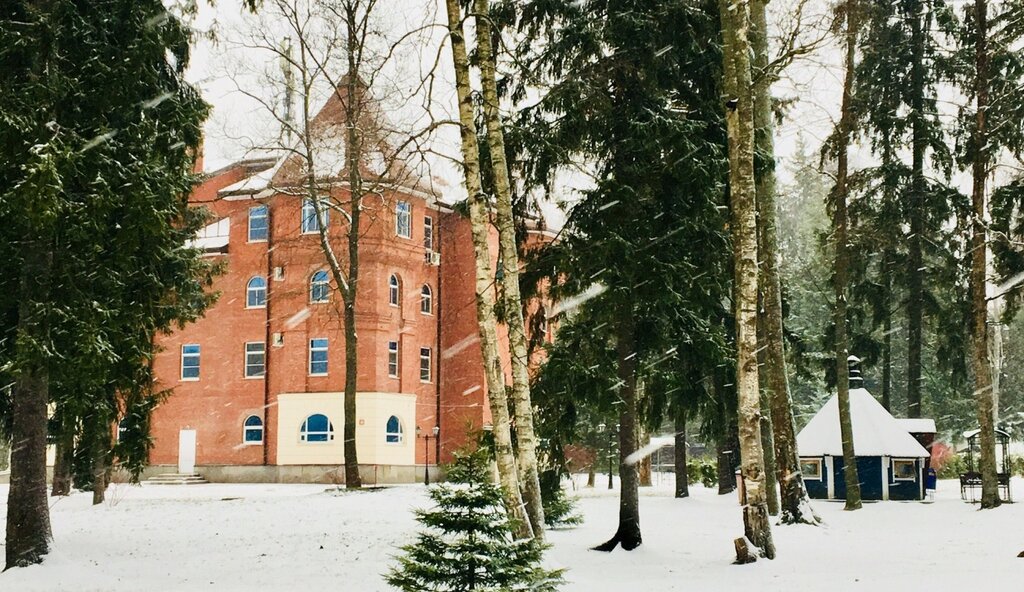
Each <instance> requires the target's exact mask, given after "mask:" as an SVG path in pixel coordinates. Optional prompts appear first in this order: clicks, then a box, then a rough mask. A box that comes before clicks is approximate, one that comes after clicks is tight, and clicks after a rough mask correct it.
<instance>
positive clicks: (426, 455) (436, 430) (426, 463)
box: [416, 425, 441, 485]
mask: <svg viewBox="0 0 1024 592" xmlns="http://www.w3.org/2000/svg"><path fill="white" fill-rule="evenodd" d="M421 433H422V436H423V484H424V485H430V439H431V438H434V440H437V436H438V435H439V434H440V433H441V428H440V427H439V426H436V425H435V426H434V427H433V428H432V429H431V430H430V431H429V432H423V431H422V430H421V429H420V427H419V426H416V435H417V436H419V435H421ZM434 461H435V462H436V461H437V459H436V458H435V459H434Z"/></svg>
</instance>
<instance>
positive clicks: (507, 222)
mask: <svg viewBox="0 0 1024 592" xmlns="http://www.w3.org/2000/svg"><path fill="white" fill-rule="evenodd" d="M489 10H490V8H489V2H488V0H475V12H476V15H475V17H476V29H477V35H476V46H477V57H478V60H479V63H480V82H481V86H482V89H483V105H484V120H485V121H486V122H487V145H488V149H489V152H490V155H491V168H492V169H493V171H492V173H493V176H494V188H495V193H496V194H497V195H496V196H495V197H497V208H496V214H497V215H496V218H497V226H498V245H499V249H500V252H501V257H500V259H501V262H502V271H503V274H502V278H501V284H502V288H503V290H502V293H503V294H504V301H503V304H504V310H505V324H506V326H507V327H508V342H509V353H510V358H511V362H512V404H513V411H514V413H515V419H516V443H517V445H518V446H517V450H516V452H517V453H518V461H519V481H520V485H521V486H522V488H523V498H524V501H525V502H526V511H527V514H528V515H529V517H530V524H531V525H532V526H533V534H534V537H535V538H537V539H538V540H541V541H543V540H544V505H543V503H542V502H541V495H540V472H539V468H538V466H537V436H536V434H535V433H534V429H533V403H532V401H531V399H530V369H529V362H530V358H529V352H528V351H527V341H526V329H525V327H526V323H525V320H524V318H523V301H522V296H521V295H520V291H519V248H518V243H517V241H516V227H515V220H514V218H513V215H512V183H511V180H510V178H509V169H508V162H507V160H506V158H505V137H504V133H503V131H502V126H501V112H500V111H499V104H498V84H497V80H496V74H495V68H496V65H495V61H496V57H495V55H494V48H493V47H492V42H491V35H492V33H493V31H492V27H491V21H490V13H489Z"/></svg>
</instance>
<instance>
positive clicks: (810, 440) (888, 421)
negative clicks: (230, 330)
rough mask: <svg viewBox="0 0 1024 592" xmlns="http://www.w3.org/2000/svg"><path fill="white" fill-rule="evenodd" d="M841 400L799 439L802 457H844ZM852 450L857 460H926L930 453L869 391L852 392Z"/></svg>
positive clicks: (824, 410) (817, 417)
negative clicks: (840, 424) (906, 458)
mask: <svg viewBox="0 0 1024 592" xmlns="http://www.w3.org/2000/svg"><path fill="white" fill-rule="evenodd" d="M838 397H839V396H838V395H832V398H831V399H829V400H828V402H827V403H825V405H824V407H822V408H821V409H820V410H819V411H818V413H817V415H815V416H814V417H813V418H811V421H810V423H808V424H807V425H806V426H805V427H804V429H802V430H800V433H799V434H798V435H797V437H796V444H797V450H798V451H799V454H800V456H824V455H831V456H841V455H842V454H843V444H842V438H841V437H840V435H839V398H838ZM850 419H851V423H852V424H853V448H854V451H855V452H856V454H857V456H905V457H915V458H924V457H927V456H929V454H928V451H927V450H925V449H924V447H923V446H921V444H919V443H918V442H917V440H915V439H914V437H913V436H911V435H910V433H908V432H907V431H906V430H905V429H904V428H903V427H902V426H901V425H900V424H899V422H897V421H896V418H894V417H893V416H892V415H890V414H889V412H888V411H886V410H885V408H884V407H882V405H881V403H879V402H878V401H876V400H875V398H874V397H872V396H871V393H869V392H868V391H867V390H866V389H862V388H858V389H850Z"/></svg>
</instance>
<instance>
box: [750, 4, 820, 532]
mask: <svg viewBox="0 0 1024 592" xmlns="http://www.w3.org/2000/svg"><path fill="white" fill-rule="evenodd" d="M767 5H768V0H753V2H752V3H751V13H750V16H751V21H752V22H753V28H752V34H751V44H752V46H753V50H754V68H755V71H756V72H758V73H759V75H758V78H757V81H756V82H755V83H754V127H755V135H754V141H755V142H756V147H757V150H758V152H760V153H761V154H762V155H763V156H764V157H765V158H766V159H768V161H769V162H768V166H767V167H766V168H765V169H764V170H763V171H762V172H761V174H760V175H758V176H757V178H756V187H755V190H756V192H757V204H758V211H759V212H760V220H759V221H760V233H759V237H760V246H761V253H760V258H759V259H760V263H761V277H762V278H763V282H764V286H763V287H762V289H761V292H762V294H763V298H764V323H763V324H764V334H765V352H764V357H765V364H764V366H763V372H764V374H765V380H764V385H765V388H766V390H767V394H768V409H769V411H770V413H771V428H772V432H771V443H772V448H771V450H772V452H773V454H772V455H771V456H772V457H773V459H772V460H773V463H774V481H776V482H778V488H779V495H780V498H781V500H780V501H781V503H780V507H779V512H781V516H780V521H781V522H782V523H783V524H798V523H803V524H817V523H818V519H817V517H816V516H815V515H814V512H813V511H812V510H811V507H810V498H809V497H808V495H807V489H806V488H805V487H804V479H803V475H802V473H801V472H800V458H799V456H798V455H797V449H796V420H795V419H794V417H793V398H792V394H791V393H790V390H789V376H788V372H787V368H786V350H785V336H784V334H783V318H782V285H781V272H780V265H779V231H778V207H777V205H776V178H775V138H774V126H773V124H772V105H771V84H772V82H773V78H772V77H771V76H769V75H768V72H767V71H766V69H767V67H768V24H767V16H766V13H767ZM766 450H767V449H766ZM768 457H769V454H767V453H766V454H765V460H766V461H767V459H768ZM769 475H770V477H769V478H770V479H771V473H769ZM769 486H770V487H771V490H772V491H774V489H775V486H774V484H772V482H771V480H770V481H769ZM769 500H771V498H769ZM769 509H770V508H769ZM773 514H774V513H773Z"/></svg>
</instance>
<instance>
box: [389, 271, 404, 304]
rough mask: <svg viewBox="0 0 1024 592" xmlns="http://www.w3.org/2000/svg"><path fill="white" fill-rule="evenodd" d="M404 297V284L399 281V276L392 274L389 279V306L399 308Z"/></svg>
mask: <svg viewBox="0 0 1024 592" xmlns="http://www.w3.org/2000/svg"><path fill="white" fill-rule="evenodd" d="M401 297H402V282H400V281H398V276H397V275H395V274H391V277H390V278H388V304H390V305H391V306H398V303H399V302H401Z"/></svg>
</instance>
